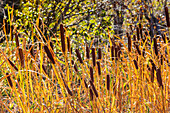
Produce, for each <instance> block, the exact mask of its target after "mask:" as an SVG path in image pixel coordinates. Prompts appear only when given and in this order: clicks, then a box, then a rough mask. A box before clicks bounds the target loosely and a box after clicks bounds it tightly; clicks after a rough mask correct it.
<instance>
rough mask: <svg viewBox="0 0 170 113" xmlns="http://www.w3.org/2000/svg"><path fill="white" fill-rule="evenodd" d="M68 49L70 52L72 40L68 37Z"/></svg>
mask: <svg viewBox="0 0 170 113" xmlns="http://www.w3.org/2000/svg"><path fill="white" fill-rule="evenodd" d="M67 48H68V51H69V52H70V38H69V37H67Z"/></svg>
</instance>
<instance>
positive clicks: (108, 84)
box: [107, 75, 110, 90]
mask: <svg viewBox="0 0 170 113" xmlns="http://www.w3.org/2000/svg"><path fill="white" fill-rule="evenodd" d="M109 89H110V77H109V75H107V90H109Z"/></svg>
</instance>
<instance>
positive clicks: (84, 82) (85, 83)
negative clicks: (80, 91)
mask: <svg viewBox="0 0 170 113" xmlns="http://www.w3.org/2000/svg"><path fill="white" fill-rule="evenodd" d="M84 85H85V87H86V88H88V85H87V83H86V80H84Z"/></svg>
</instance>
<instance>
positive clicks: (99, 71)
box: [97, 61, 101, 75]
mask: <svg viewBox="0 0 170 113" xmlns="http://www.w3.org/2000/svg"><path fill="white" fill-rule="evenodd" d="M97 66H98V74H99V75H101V69H100V62H99V61H97Z"/></svg>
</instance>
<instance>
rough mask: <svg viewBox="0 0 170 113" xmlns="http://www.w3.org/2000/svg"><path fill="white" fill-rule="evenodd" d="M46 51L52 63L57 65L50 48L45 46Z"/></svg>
mask: <svg viewBox="0 0 170 113" xmlns="http://www.w3.org/2000/svg"><path fill="white" fill-rule="evenodd" d="M44 50H45V52H46V54H47V56H48V58H49V59H50V61H51V62H52V63H53V64H55V60H54V58H53V56H52V54H51V52H50V50H49V48H48V47H47V46H46V45H45V46H44Z"/></svg>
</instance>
